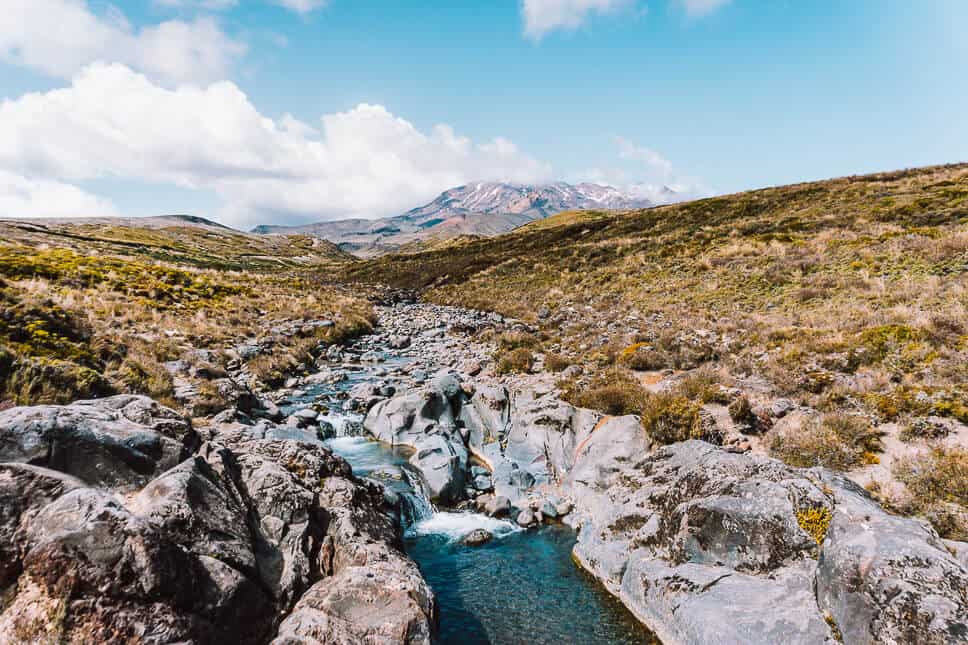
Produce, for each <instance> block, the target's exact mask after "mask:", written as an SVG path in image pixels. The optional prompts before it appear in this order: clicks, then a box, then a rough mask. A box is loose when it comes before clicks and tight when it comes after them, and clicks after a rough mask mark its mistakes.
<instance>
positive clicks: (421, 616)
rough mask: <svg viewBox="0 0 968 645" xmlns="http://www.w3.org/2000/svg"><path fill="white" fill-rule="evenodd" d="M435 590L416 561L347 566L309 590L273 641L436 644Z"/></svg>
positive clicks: (292, 644) (296, 644) (282, 644)
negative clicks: (422, 576)
mask: <svg viewBox="0 0 968 645" xmlns="http://www.w3.org/2000/svg"><path fill="white" fill-rule="evenodd" d="M435 633H436V611H435V603H434V596H433V593H432V592H431V591H430V588H429V587H428V586H427V583H426V582H424V580H423V578H421V576H420V572H419V571H418V570H417V567H416V565H414V564H413V562H411V561H409V560H407V559H405V558H403V557H397V558H393V559H389V560H386V561H382V562H373V563H369V564H367V565H365V566H352V567H347V568H345V569H343V570H342V571H340V572H339V573H338V574H336V575H333V576H331V577H328V578H325V579H324V580H321V581H319V582H317V583H316V584H315V585H313V586H312V587H311V588H310V589H309V591H307V592H306V593H305V594H304V595H303V597H302V598H300V599H299V602H298V603H297V604H296V607H295V608H294V609H293V611H292V613H291V614H289V616H287V617H286V618H285V620H283V621H282V624H281V625H280V626H279V632H278V635H277V636H276V638H275V639H274V640H273V641H272V645H304V644H310V645H344V644H349V643H405V644H407V645H430V643H432V642H433V636H434V634H435Z"/></svg>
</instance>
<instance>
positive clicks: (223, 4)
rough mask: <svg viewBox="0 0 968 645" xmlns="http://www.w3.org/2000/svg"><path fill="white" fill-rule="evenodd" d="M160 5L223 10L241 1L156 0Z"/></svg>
mask: <svg viewBox="0 0 968 645" xmlns="http://www.w3.org/2000/svg"><path fill="white" fill-rule="evenodd" d="M154 2H155V4H156V5H158V6H160V7H171V8H174V9H186V8H187V9H206V10H208V11H221V10H222V9H229V8H231V7H234V6H235V5H237V4H238V3H239V1H238V0H154Z"/></svg>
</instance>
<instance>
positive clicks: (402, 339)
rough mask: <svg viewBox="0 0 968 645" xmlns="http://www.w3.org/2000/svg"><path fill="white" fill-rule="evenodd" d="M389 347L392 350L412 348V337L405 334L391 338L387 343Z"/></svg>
mask: <svg viewBox="0 0 968 645" xmlns="http://www.w3.org/2000/svg"><path fill="white" fill-rule="evenodd" d="M387 345H389V346H390V348H391V349H406V348H407V347H410V336H407V335H404V334H396V335H394V336H390V339H389V340H388V341H387Z"/></svg>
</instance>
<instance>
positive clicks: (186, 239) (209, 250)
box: [0, 215, 356, 270]
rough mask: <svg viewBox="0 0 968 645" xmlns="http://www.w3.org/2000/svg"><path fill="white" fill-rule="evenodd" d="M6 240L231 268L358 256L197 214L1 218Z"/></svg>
mask: <svg viewBox="0 0 968 645" xmlns="http://www.w3.org/2000/svg"><path fill="white" fill-rule="evenodd" d="M0 240H3V241H7V242H19V243H21V244H27V245H29V246H38V245H42V244H46V245H48V246H51V247H66V248H70V249H73V250H75V251H79V252H82V253H107V254H112V255H119V254H120V255H127V256H132V257H143V258H149V259H152V260H159V261H163V262H170V263H174V264H180V265H191V266H196V267H201V268H217V269H229V270H270V269H272V270H274V269H280V268H300V267H315V266H319V265H333V264H340V263H343V262H353V261H356V259H355V258H354V257H353V256H351V255H349V254H347V253H345V252H343V251H341V250H340V249H339V248H337V247H336V245H335V244H333V243H331V242H328V241H326V240H323V239H319V238H317V237H312V236H308V235H273V236H265V235H254V234H252V233H244V232H242V231H237V230H235V229H232V228H229V227H227V226H223V225H221V224H218V223H216V222H213V221H211V220H207V219H205V218H203V217H194V216H191V215H163V216H158V217H130V218H112V217H97V218H49V219H48V218H31V219H0Z"/></svg>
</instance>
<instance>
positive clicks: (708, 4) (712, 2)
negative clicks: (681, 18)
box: [679, 0, 730, 17]
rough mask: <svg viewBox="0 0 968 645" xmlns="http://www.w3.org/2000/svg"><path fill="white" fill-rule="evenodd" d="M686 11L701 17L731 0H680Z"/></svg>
mask: <svg viewBox="0 0 968 645" xmlns="http://www.w3.org/2000/svg"><path fill="white" fill-rule="evenodd" d="M679 1H680V2H681V3H682V6H683V8H684V9H685V10H686V13H687V14H689V15H690V16H695V17H701V16H705V15H707V14H710V13H712V12H713V11H716V9H719V8H720V7H722V6H723V5H725V4H728V3H729V1H730V0H679Z"/></svg>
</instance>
